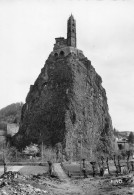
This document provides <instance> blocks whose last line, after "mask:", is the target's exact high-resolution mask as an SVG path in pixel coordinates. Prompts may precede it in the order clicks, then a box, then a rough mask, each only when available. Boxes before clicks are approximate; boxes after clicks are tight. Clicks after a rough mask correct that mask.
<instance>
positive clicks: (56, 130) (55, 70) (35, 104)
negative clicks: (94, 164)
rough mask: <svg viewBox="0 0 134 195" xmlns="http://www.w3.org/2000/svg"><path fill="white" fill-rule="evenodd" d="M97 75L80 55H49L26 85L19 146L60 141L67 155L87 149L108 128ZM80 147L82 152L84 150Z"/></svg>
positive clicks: (106, 108) (109, 125)
mask: <svg viewBox="0 0 134 195" xmlns="http://www.w3.org/2000/svg"><path fill="white" fill-rule="evenodd" d="M101 83H102V80H101V77H100V76H99V75H98V74H97V73H96V72H95V69H94V68H93V66H92V65H91V62H90V61H89V60H88V59H87V58H86V57H84V56H82V55H77V56H76V55H75V54H69V55H67V56H66V57H65V56H62V57H61V56H60V57H55V56H52V55H50V56H49V58H48V59H47V61H46V63H45V66H44V68H43V69H42V70H41V73H40V75H39V76H38V78H37V80H36V81H35V83H34V85H33V86H31V87H30V91H29V93H28V95H27V98H26V103H25V104H24V106H23V109H22V115H21V123H20V130H19V132H18V134H17V135H16V142H17V141H18V143H19V146H25V145H26V144H28V143H31V142H36V143H41V142H42V141H43V142H44V144H45V145H47V146H52V147H54V146H55V145H56V144H57V143H61V145H62V148H63V151H64V153H65V155H67V156H72V155H73V156H75V155H78V154H79V149H80V146H81V145H82V147H83V148H85V149H87V148H89V150H91V148H92V146H91V145H92V144H93V143H94V142H95V143H96V144H97V140H98V139H99V136H100V135H101V134H103V133H104V132H105V130H106V131H107V132H108V134H109V133H110V132H111V131H112V124H111V118H110V116H109V113H108V105H107V98H106V93H105V90H104V88H103V87H102V85H101ZM85 149H84V151H85Z"/></svg>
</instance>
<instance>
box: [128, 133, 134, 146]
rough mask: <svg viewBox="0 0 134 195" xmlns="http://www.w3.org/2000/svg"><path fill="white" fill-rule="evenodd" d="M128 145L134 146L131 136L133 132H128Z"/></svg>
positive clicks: (133, 135) (132, 136) (133, 139)
mask: <svg viewBox="0 0 134 195" xmlns="http://www.w3.org/2000/svg"><path fill="white" fill-rule="evenodd" d="M128 143H130V144H134V134H133V132H130V134H129V136H128Z"/></svg>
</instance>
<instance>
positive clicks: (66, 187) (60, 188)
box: [53, 163, 84, 195]
mask: <svg viewBox="0 0 134 195" xmlns="http://www.w3.org/2000/svg"><path fill="white" fill-rule="evenodd" d="M53 168H54V172H55V173H56V175H57V176H58V177H59V179H60V180H61V181H62V182H61V184H58V185H57V186H56V188H55V189H54V190H53V193H54V195H59V194H60V195H65V194H67V195H84V194H83V191H82V189H81V187H79V186H78V185H75V184H74V183H72V181H71V180H70V178H69V177H68V176H67V175H66V173H65V172H64V170H63V169H62V167H61V165H60V163H54V164H53Z"/></svg>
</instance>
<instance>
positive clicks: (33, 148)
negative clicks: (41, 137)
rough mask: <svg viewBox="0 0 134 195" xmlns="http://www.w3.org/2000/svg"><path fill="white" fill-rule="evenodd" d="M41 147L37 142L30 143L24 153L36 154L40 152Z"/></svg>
mask: <svg viewBox="0 0 134 195" xmlns="http://www.w3.org/2000/svg"><path fill="white" fill-rule="evenodd" d="M39 151H40V150H39V147H38V145H37V144H32V143H31V144H30V145H29V146H26V148H25V150H24V151H23V153H24V154H27V155H29V156H36V155H37V154H38V153H39Z"/></svg>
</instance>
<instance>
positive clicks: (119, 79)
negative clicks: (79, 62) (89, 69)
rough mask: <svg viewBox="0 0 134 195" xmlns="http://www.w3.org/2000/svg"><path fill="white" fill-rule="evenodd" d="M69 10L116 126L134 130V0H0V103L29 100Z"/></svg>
mask: <svg viewBox="0 0 134 195" xmlns="http://www.w3.org/2000/svg"><path fill="white" fill-rule="evenodd" d="M71 13H72V14H73V15H74V18H75V19H76V27H77V48H78V49H81V50H82V51H83V52H84V55H85V56H86V57H87V58H88V59H89V60H91V62H92V65H93V66H94V68H95V70H96V72H97V73H98V74H99V75H100V76H101V77H102V81H103V83H102V86H103V87H104V88H105V90H106V95H107V99H108V106H109V113H110V115H111V118H112V123H113V127H115V128H116V129H117V130H119V131H133V132H134V0H0V73H1V74H0V90H1V93H0V109H1V108H3V107H5V106H7V105H9V104H11V103H16V102H25V98H26V96H27V93H28V92H29V88H30V85H32V84H34V82H35V80H36V78H37V77H38V75H39V73H40V72H41V68H43V66H44V64H45V61H46V60H47V58H48V56H49V54H50V52H51V51H52V50H53V44H54V43H55V37H60V36H61V37H62V36H63V37H65V38H66V33H67V19H68V17H69V16H70V14H71Z"/></svg>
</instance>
